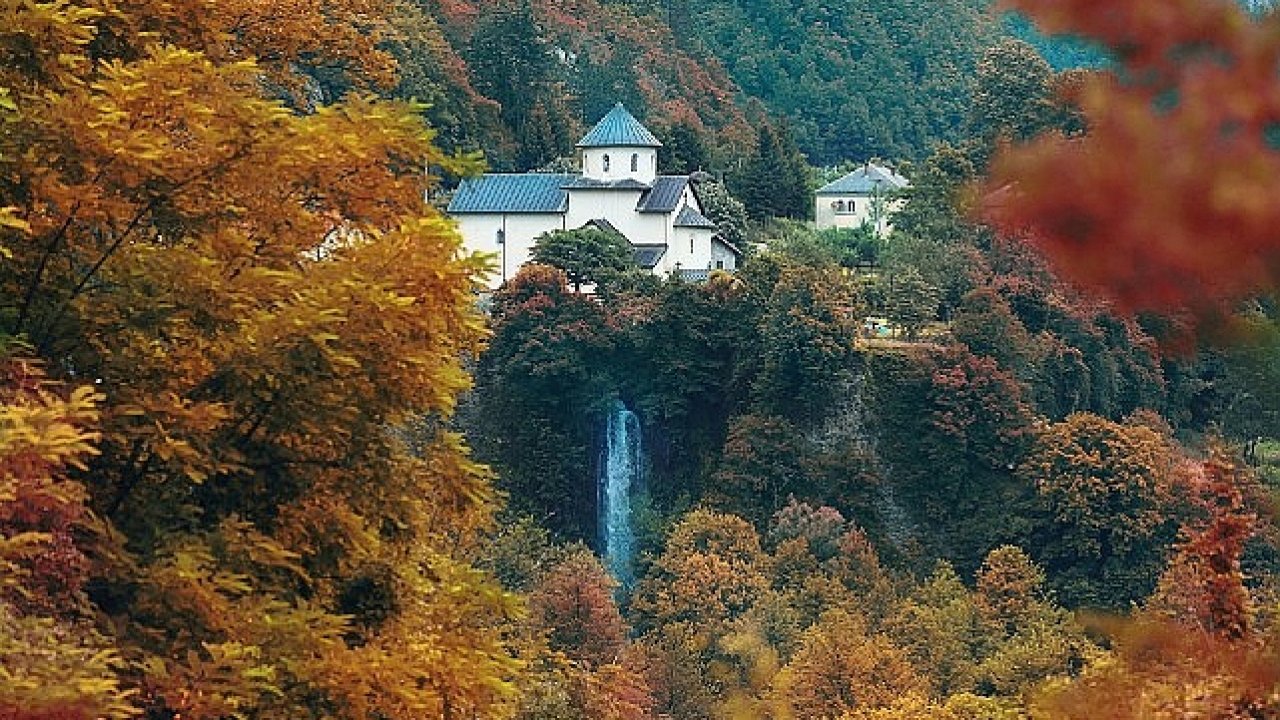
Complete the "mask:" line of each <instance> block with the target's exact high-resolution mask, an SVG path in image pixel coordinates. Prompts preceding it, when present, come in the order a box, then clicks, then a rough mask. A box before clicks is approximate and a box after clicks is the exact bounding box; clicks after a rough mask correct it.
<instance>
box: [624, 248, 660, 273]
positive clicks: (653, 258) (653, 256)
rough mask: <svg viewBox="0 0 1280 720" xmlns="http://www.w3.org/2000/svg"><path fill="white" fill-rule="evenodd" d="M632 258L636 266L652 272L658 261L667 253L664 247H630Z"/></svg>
mask: <svg viewBox="0 0 1280 720" xmlns="http://www.w3.org/2000/svg"><path fill="white" fill-rule="evenodd" d="M631 252H632V257H633V258H634V259H635V263H636V265H639V266H640V267H642V268H644V269H646V270H652V269H653V268H655V267H657V265H658V261H659V260H661V259H662V256H663V255H665V254H666V253H667V246H666V245H632V246H631Z"/></svg>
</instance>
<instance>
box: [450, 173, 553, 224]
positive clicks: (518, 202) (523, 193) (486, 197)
mask: <svg viewBox="0 0 1280 720" xmlns="http://www.w3.org/2000/svg"><path fill="white" fill-rule="evenodd" d="M576 178H577V176H576V175H560V174H555V173H529V174H526V175H481V176H480V177H477V178H469V179H467V180H464V181H462V185H461V186H460V187H459V188H458V192H457V193H455V194H454V196H453V200H452V201H451V202H450V203H449V208H448V211H447V212H449V213H456V214H462V213H561V212H564V211H565V209H566V208H568V197H569V194H568V193H567V192H565V190H564V186H565V185H567V184H568V183H570V182H572V181H573V180H574V179H576Z"/></svg>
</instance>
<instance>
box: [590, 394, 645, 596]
mask: <svg viewBox="0 0 1280 720" xmlns="http://www.w3.org/2000/svg"><path fill="white" fill-rule="evenodd" d="M642 453H643V450H642V448H641V446H640V418H639V417H637V416H636V414H635V413H633V412H631V411H630V410H628V409H627V406H626V405H624V404H622V401H620V400H615V401H614V404H613V409H612V411H610V413H609V418H608V421H607V424H606V426H605V438H604V452H603V457H602V458H601V463H600V477H599V481H598V483H597V493H598V508H599V515H598V526H599V529H600V546H601V548H602V549H603V551H604V559H605V563H606V564H607V565H608V567H609V570H610V571H611V572H612V573H613V576H614V578H616V579H617V580H618V582H619V583H621V584H622V587H624V588H628V587H630V586H631V582H632V580H633V579H634V578H633V577H632V568H631V560H632V556H633V554H634V553H635V540H636V538H635V533H634V531H633V530H632V529H631V497H632V492H633V491H634V490H637V489H639V485H640V473H641V472H642V470H643V467H644V456H643V454H642Z"/></svg>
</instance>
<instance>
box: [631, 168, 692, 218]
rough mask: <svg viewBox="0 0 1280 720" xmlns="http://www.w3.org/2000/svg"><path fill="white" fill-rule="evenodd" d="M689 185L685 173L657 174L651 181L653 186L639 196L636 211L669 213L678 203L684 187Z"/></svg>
mask: <svg viewBox="0 0 1280 720" xmlns="http://www.w3.org/2000/svg"><path fill="white" fill-rule="evenodd" d="M688 186H689V178H688V176H686V175H659V176H658V177H657V178H656V179H655V180H654V181H653V187H652V188H651V189H650V190H649V192H646V193H645V194H644V195H641V196H640V202H638V203H637V204H636V211H637V212H642V213H649V212H660V213H669V212H671V211H672V210H675V209H676V208H677V207H678V206H679V205H680V198H681V197H683V196H684V189H685V188H686V187H688Z"/></svg>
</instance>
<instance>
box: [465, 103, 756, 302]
mask: <svg viewBox="0 0 1280 720" xmlns="http://www.w3.org/2000/svg"><path fill="white" fill-rule="evenodd" d="M661 146H662V143H660V142H658V139H657V138H656V137H654V136H653V133H651V132H649V130H648V129H647V128H645V126H644V125H642V124H641V123H640V121H639V120H636V119H635V117H634V116H632V114H631V113H629V112H627V109H626V108H624V107H623V106H622V104H621V103H619V104H617V105H615V106H614V108H613V109H612V110H610V111H609V113H608V114H607V115H605V116H604V118H603V119H601V120H600V122H599V123H597V124H596V126H595V127H594V128H592V130H591V132H589V133H587V134H586V136H585V137H583V138H582V140H580V141H579V142H578V149H579V150H580V151H581V159H582V172H581V173H580V174H558V173H523V174H486V175H482V176H480V177H476V178H470V179H468V180H465V181H463V183H462V185H461V186H459V188H458V191H457V192H456V193H455V194H454V196H453V199H452V201H451V202H450V203H449V207H448V211H447V212H448V213H449V215H450V216H452V217H453V218H455V219H456V220H457V222H458V229H459V231H460V232H461V233H462V239H463V244H464V246H465V248H466V249H467V250H468V251H471V252H484V253H492V254H494V255H495V256H496V262H495V265H496V267H495V269H494V272H493V273H491V274H490V276H489V278H488V284H489V286H490V287H491V288H496V287H498V286H500V285H501V284H502V283H504V282H506V281H507V280H508V279H510V278H511V277H512V276H513V275H515V273H516V272H517V271H518V270H519V269H520V266H521V265H524V264H525V263H526V262H528V261H529V257H530V254H531V253H532V250H533V245H534V241H535V240H536V239H537V237H538V236H539V235H541V234H543V233H545V232H548V231H552V230H574V229H577V228H581V227H584V226H588V225H591V226H594V227H598V228H600V229H602V230H606V231H610V232H616V233H618V234H619V235H621V236H622V237H623V238H625V239H626V240H627V242H629V243H630V244H631V247H632V250H633V253H634V255H633V256H634V258H635V262H636V265H638V266H640V267H642V268H646V269H648V270H650V271H651V272H653V273H654V274H657V275H662V276H669V275H673V274H674V275H677V276H679V277H682V278H685V279H691V280H698V279H705V278H706V277H707V276H708V275H709V274H710V272H711V271H712V270H716V269H723V270H734V269H735V268H736V267H737V264H738V260H739V258H740V257H741V253H740V252H739V250H738V249H737V248H735V247H734V246H733V245H731V244H729V243H728V242H726V241H725V240H723V239H722V238H720V237H719V236H718V235H717V234H716V226H715V223H713V222H711V221H710V220H709V219H707V217H706V216H705V215H703V211H702V204H701V202H700V201H699V200H698V195H697V193H696V192H695V190H694V185H693V183H691V182H690V180H689V177H688V176H685V175H659V174H658V148H659V147H661Z"/></svg>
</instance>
